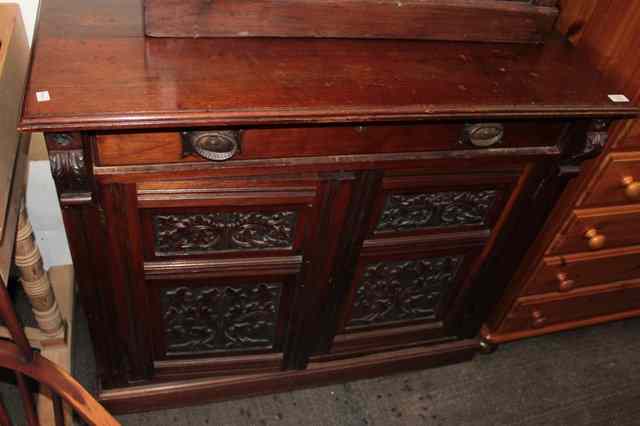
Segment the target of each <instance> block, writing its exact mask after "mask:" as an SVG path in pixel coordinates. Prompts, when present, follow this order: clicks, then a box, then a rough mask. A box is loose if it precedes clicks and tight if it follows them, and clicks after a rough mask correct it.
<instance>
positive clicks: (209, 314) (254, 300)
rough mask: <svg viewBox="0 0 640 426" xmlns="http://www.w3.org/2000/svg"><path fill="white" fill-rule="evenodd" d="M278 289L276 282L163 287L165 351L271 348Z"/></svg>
mask: <svg viewBox="0 0 640 426" xmlns="http://www.w3.org/2000/svg"><path fill="white" fill-rule="evenodd" d="M281 289H282V285H281V284H279V283H269V284H266V283H260V284H257V285H254V286H251V287H247V286H219V287H204V288H188V287H178V288H172V289H163V290H162V291H161V303H162V315H163V318H164V327H165V333H166V339H167V353H168V354H179V353H194V352H220V351H236V350H251V349H269V348H271V347H273V344H274V340H275V331H276V324H277V317H278V307H279V302H280V293H281Z"/></svg>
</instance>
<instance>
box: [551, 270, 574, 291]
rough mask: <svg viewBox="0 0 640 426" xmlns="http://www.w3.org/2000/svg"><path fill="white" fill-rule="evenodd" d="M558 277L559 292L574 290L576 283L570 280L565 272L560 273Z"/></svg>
mask: <svg viewBox="0 0 640 426" xmlns="http://www.w3.org/2000/svg"><path fill="white" fill-rule="evenodd" d="M556 277H557V278H558V290H560V291H569V290H572V289H573V288H574V287H575V285H576V282H575V281H573V280H570V279H569V276H568V275H567V274H566V273H564V272H560V273H558V275H556Z"/></svg>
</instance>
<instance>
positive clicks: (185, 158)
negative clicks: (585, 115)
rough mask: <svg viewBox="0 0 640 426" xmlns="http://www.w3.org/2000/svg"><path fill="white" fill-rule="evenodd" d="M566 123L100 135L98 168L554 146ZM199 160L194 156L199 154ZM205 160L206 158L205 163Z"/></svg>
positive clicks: (333, 127)
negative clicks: (216, 160)
mask: <svg viewBox="0 0 640 426" xmlns="http://www.w3.org/2000/svg"><path fill="white" fill-rule="evenodd" d="M565 127H566V123H565V122H563V121H558V120H550V121H543V122H540V121H509V122H502V123H464V122H446V123H438V124H410V125H366V126H365V125H363V126H331V127H319V126H318V127H296V128H254V129H238V130H209V131H199V132H180V131H173V132H129V133H99V134H97V135H96V140H95V149H96V151H97V153H96V157H97V163H98V164H99V165H103V166H118V165H134V164H156V163H157V164H161V163H181V162H192V161H211V160H210V158H212V157H215V158H216V159H219V160H226V161H238V160H252V159H268V158H287V157H313V156H324V155H357V154H384V153H394V152H397V153H400V152H421V151H449V150H463V149H491V148H524V147H542V146H554V145H556V144H557V143H558V141H559V139H560V137H561V136H562V134H563V133H564V129H565ZM196 150H197V151H198V152H200V153H201V154H198V152H196ZM205 157H206V158H205Z"/></svg>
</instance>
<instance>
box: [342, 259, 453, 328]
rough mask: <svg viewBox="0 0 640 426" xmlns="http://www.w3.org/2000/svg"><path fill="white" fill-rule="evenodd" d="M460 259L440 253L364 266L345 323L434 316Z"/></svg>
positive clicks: (381, 322) (371, 323) (381, 321)
mask: <svg viewBox="0 0 640 426" xmlns="http://www.w3.org/2000/svg"><path fill="white" fill-rule="evenodd" d="M462 260H463V256H443V257H434V258H429V259H418V260H404V261H398V262H378V263H373V264H370V265H367V266H366V268H365V271H364V276H363V278H362V281H361V282H360V284H359V286H358V289H357V291H356V297H355V301H354V304H353V309H352V312H351V320H350V321H349V324H348V326H349V327H357V326H367V325H378V324H384V323H390V322H397V321H412V320H420V319H430V318H434V317H435V315H436V312H437V309H438V306H439V305H440V302H441V301H442V299H443V295H444V294H445V293H446V290H447V289H448V288H449V287H450V286H451V285H452V284H453V283H454V282H455V280H456V275H457V272H458V269H459V267H460V265H461V263H462Z"/></svg>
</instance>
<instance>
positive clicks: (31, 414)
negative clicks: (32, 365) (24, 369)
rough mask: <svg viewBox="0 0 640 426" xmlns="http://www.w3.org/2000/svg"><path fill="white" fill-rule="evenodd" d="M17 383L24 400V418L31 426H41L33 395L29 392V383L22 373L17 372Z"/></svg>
mask: <svg viewBox="0 0 640 426" xmlns="http://www.w3.org/2000/svg"><path fill="white" fill-rule="evenodd" d="M16 381H17V382H18V390H19V391H20V398H21V399H22V407H23V408H24V416H25V418H26V420H27V425H29V426H39V424H40V423H39V422H38V413H36V407H35V405H34V403H33V395H32V394H31V391H30V390H29V386H28V385H27V381H26V380H25V377H24V375H23V374H22V373H20V372H18V371H16Z"/></svg>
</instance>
